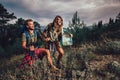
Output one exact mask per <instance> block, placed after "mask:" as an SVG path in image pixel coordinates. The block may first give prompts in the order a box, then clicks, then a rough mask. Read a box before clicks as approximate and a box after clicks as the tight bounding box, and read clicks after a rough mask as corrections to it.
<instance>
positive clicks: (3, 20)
mask: <svg viewBox="0 0 120 80" xmlns="http://www.w3.org/2000/svg"><path fill="white" fill-rule="evenodd" d="M12 19H16V17H15V16H14V13H11V14H10V13H9V12H8V11H7V9H5V8H4V6H3V5H2V4H0V26H4V25H6V24H7V23H8V22H9V21H10V20H12Z"/></svg>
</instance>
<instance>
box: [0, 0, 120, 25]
mask: <svg viewBox="0 0 120 80" xmlns="http://www.w3.org/2000/svg"><path fill="white" fill-rule="evenodd" d="M2 3H3V4H4V5H5V7H7V8H8V9H9V10H10V11H11V12H14V13H15V14H16V15H17V16H18V17H23V18H33V19H34V20H38V22H40V23H41V24H45V25H47V23H48V22H50V21H52V20H53V18H54V17H55V16H56V15H61V16H62V17H63V19H64V23H65V24H66V23H68V21H69V20H71V19H72V16H73V14H74V12H76V11H78V14H79V16H80V18H81V20H84V21H85V22H86V24H93V23H94V22H97V21H99V20H105V21H106V20H107V19H108V18H109V17H115V16H116V15H117V14H118V12H119V11H120V5H119V4H120V0H99V1H98V0H2ZM66 25H67V24H66Z"/></svg>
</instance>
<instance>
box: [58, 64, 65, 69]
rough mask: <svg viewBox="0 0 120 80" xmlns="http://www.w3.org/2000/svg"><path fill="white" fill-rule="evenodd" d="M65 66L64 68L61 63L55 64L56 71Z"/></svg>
mask: <svg viewBox="0 0 120 80" xmlns="http://www.w3.org/2000/svg"><path fill="white" fill-rule="evenodd" d="M64 67H65V66H64V64H62V63H58V64H57V68H58V69H63V68H64Z"/></svg>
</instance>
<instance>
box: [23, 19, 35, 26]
mask: <svg viewBox="0 0 120 80" xmlns="http://www.w3.org/2000/svg"><path fill="white" fill-rule="evenodd" d="M31 21H33V20H32V19H27V20H25V25H27V24H28V22H31Z"/></svg>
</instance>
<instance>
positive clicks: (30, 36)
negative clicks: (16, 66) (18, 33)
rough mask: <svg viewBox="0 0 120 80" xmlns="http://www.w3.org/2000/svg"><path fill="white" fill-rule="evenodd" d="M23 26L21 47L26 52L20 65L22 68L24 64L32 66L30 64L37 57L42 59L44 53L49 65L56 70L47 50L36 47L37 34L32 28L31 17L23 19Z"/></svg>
mask: <svg viewBox="0 0 120 80" xmlns="http://www.w3.org/2000/svg"><path fill="white" fill-rule="evenodd" d="M25 26H26V28H27V30H26V31H24V32H23V33H22V47H23V48H24V49H25V50H26V54H25V57H24V59H23V60H22V64H21V66H20V67H21V68H22V67H23V65H24V64H29V65H30V67H32V64H33V63H34V62H35V61H36V59H37V58H40V59H41V60H42V58H43V56H45V55H46V56H47V60H48V62H49V64H50V67H51V68H53V69H55V70H57V68H56V67H55V66H54V65H53V63H52V59H51V56H50V52H49V50H48V49H45V48H36V42H37V34H36V31H35V30H34V22H33V21H32V20H31V19H28V20H26V21H25ZM44 40H47V39H44Z"/></svg>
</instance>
